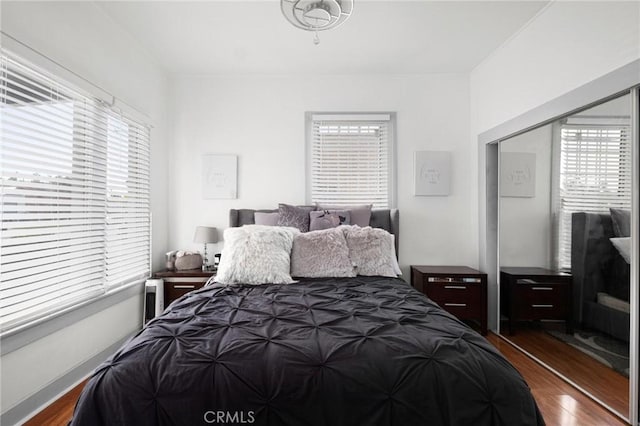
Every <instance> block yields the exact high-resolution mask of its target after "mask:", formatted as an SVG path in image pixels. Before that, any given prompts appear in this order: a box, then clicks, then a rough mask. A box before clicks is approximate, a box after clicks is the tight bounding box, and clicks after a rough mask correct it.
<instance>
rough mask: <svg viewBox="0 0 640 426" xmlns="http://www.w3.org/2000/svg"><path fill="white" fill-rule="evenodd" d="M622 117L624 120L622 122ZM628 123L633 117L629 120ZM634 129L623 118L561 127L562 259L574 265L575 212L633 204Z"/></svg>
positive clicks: (559, 220)
mask: <svg viewBox="0 0 640 426" xmlns="http://www.w3.org/2000/svg"><path fill="white" fill-rule="evenodd" d="M616 121H618V122H616ZM624 121H625V122H626V123H628V119H627V120H624ZM629 132H630V128H629V126H628V125H627V124H622V123H621V122H620V120H615V121H612V120H608V121H601V122H594V121H593V120H592V123H591V124H586V123H585V124H580V123H571V122H568V123H566V124H563V125H562V126H561V128H560V182H559V184H560V190H559V192H558V197H559V200H558V201H557V203H558V206H559V207H558V217H557V220H556V224H557V228H558V229H557V234H556V235H557V239H556V243H557V247H556V253H557V259H556V261H557V263H558V267H559V268H560V269H566V270H568V269H570V268H571V215H572V214H573V213H574V212H594V213H597V212H603V213H608V211H609V208H624V209H630V208H631V179H632V176H631V140H630V137H629Z"/></svg>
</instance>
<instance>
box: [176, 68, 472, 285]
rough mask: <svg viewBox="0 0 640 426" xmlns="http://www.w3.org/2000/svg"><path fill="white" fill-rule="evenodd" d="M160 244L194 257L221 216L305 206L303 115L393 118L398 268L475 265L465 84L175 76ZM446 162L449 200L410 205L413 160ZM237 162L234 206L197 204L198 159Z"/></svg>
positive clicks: (222, 221)
mask: <svg viewBox="0 0 640 426" xmlns="http://www.w3.org/2000/svg"><path fill="white" fill-rule="evenodd" d="M172 105H173V110H174V112H175V128H174V132H175V133H174V137H173V142H174V143H173V144H172V151H171V158H172V166H171V192H170V223H171V224H172V227H171V229H170V231H169V242H170V244H171V245H172V247H173V248H194V249H201V247H200V246H198V245H194V244H193V243H192V239H193V233H194V229H195V227H196V226H197V225H209V226H216V227H219V228H226V227H227V226H228V211H229V209H230V208H274V207H277V204H278V202H286V203H303V202H304V200H305V115H304V113H305V111H332V112H339V111H356V112H363V111H393V112H397V165H398V167H397V168H398V190H397V206H398V208H399V209H400V229H401V231H400V251H399V257H400V263H401V265H402V266H403V267H404V268H403V270H404V272H405V278H406V279H407V280H408V279H409V277H408V269H407V266H408V265H410V264H434V265H437V264H460V265H470V266H474V265H475V264H476V263H477V254H476V248H475V247H474V246H473V245H472V244H470V243H469V241H470V240H471V239H472V238H473V237H472V235H473V233H474V232H475V226H476V225H475V221H476V219H475V217H474V215H473V213H472V212H471V203H470V199H471V195H472V193H473V191H475V187H474V186H473V185H470V182H472V181H473V180H474V176H473V175H472V174H471V173H470V171H469V164H470V162H471V157H472V153H471V152H470V151H469V149H468V143H467V141H468V134H469V133H468V132H469V128H468V116H469V110H468V105H469V92H468V76H466V75H458V74H456V75H448V74H447V75H440V74H437V75H426V76H419V75H406V76H383V75H380V76H377V75H367V76H364V75H357V76H346V75H345V76H327V75H314V76H311V75H310V76H237V77H233V76H208V77H190V76H184V77H180V78H178V79H177V81H176V82H175V85H174V96H173V102H172ZM416 150H446V151H451V152H452V168H453V172H452V185H451V195H450V196H448V197H414V196H413V195H412V194H413V180H412V179H413V153H414V151H416ZM205 153H228V154H237V155H238V157H239V171H238V175H239V179H238V199H236V200H204V199H203V198H202V195H201V194H202V187H201V167H202V166H201V161H202V160H201V157H202V155H203V154H205Z"/></svg>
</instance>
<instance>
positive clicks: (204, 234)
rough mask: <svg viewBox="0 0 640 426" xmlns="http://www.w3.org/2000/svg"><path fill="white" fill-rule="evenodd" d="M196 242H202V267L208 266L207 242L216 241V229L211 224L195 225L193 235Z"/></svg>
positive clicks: (204, 268) (206, 267)
mask: <svg viewBox="0 0 640 426" xmlns="http://www.w3.org/2000/svg"><path fill="white" fill-rule="evenodd" d="M193 241H194V242H196V243H202V244H204V259H203V261H202V269H203V270H205V271H206V270H207V269H208V268H209V259H208V258H207V244H209V243H217V242H218V230H217V229H216V228H214V227H211V226H197V227H196V234H195V235H194V237H193Z"/></svg>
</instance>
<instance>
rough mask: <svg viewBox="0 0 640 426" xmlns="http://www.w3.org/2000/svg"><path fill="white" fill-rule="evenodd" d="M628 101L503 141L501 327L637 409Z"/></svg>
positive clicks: (601, 396) (560, 369) (600, 396)
mask: <svg viewBox="0 0 640 426" xmlns="http://www.w3.org/2000/svg"><path fill="white" fill-rule="evenodd" d="M631 113H632V101H631V95H630V94H627V95H624V96H621V97H618V98H615V99H611V100H608V101H607V102H603V103H601V104H599V105H596V106H594V107H590V108H589V109H585V110H583V111H579V112H577V113H573V114H571V115H568V116H566V117H563V118H561V119H558V120H556V121H553V122H551V123H548V124H545V125H543V126H540V127H537V128H535V129H533V130H530V131H527V132H524V133H521V134H519V135H517V136H515V137H512V138H510V139H505V140H502V141H500V142H499V155H500V158H499V168H500V174H499V193H500V196H499V215H498V224H499V270H500V271H499V301H498V305H499V309H500V317H499V318H500V320H499V331H500V333H501V334H502V335H503V336H504V337H505V338H506V339H508V340H510V341H511V342H513V343H514V344H516V345H517V346H519V347H520V348H521V349H523V350H524V351H526V352H528V353H529V354H531V355H533V356H534V357H536V358H537V359H539V360H540V361H542V362H543V363H544V364H546V365H547V366H548V367H550V368H551V369H553V370H555V371H556V372H557V373H559V374H560V375H562V376H564V377H565V378H567V379H568V380H570V381H571V382H573V383H574V384H575V385H577V386H578V387H580V388H581V389H583V390H584V391H586V392H588V393H589V394H591V395H592V396H593V397H594V398H596V399H597V400H599V401H600V402H602V403H604V404H605V405H607V406H609V407H610V408H611V409H612V410H614V411H615V412H617V413H619V414H620V415H621V416H622V417H624V418H628V414H629V371H630V370H629V365H630V364H629V358H630V357H629V337H630V336H629V330H630V258H629V256H630V254H629V253H630V247H631V239H632V238H633V237H632V235H631V225H630V220H631V209H632V192H631V191H632V179H633V173H632V172H633V170H632V142H633V140H632V139H633V138H632V135H631V129H632V123H631Z"/></svg>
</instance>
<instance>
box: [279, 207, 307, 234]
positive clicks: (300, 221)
mask: <svg viewBox="0 0 640 426" xmlns="http://www.w3.org/2000/svg"><path fill="white" fill-rule="evenodd" d="M313 210H315V207H314V206H302V207H296V206H292V205H289V204H278V215H279V218H278V226H290V227H292V228H298V229H299V230H300V232H309V213H310V212H311V211H313Z"/></svg>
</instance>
